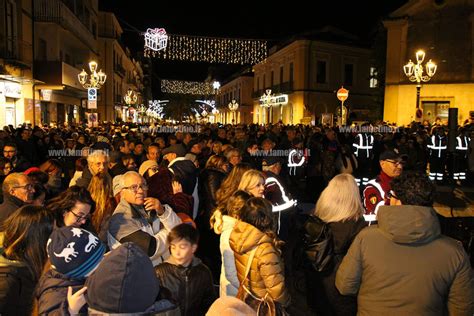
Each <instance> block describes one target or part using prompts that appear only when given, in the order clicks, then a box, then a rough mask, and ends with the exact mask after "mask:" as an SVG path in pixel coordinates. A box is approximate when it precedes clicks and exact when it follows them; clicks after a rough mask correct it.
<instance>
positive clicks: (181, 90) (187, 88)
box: [161, 79, 217, 95]
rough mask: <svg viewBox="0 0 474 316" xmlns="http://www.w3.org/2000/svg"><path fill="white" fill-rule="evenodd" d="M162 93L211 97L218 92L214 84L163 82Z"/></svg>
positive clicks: (179, 81) (180, 81)
mask: <svg viewBox="0 0 474 316" xmlns="http://www.w3.org/2000/svg"><path fill="white" fill-rule="evenodd" d="M161 92H163V93H176V94H197V95H211V94H215V93H216V92H217V90H216V89H214V87H213V86H212V82H199V81H184V80H167V79H163V80H161Z"/></svg>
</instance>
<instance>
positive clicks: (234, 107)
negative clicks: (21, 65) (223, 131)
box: [229, 100, 239, 124]
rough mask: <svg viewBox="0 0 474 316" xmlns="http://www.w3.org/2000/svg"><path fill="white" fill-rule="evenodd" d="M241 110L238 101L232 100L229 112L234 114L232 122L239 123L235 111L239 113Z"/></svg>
mask: <svg viewBox="0 0 474 316" xmlns="http://www.w3.org/2000/svg"><path fill="white" fill-rule="evenodd" d="M238 108H239V104H238V103H237V101H235V100H232V101H231V102H229V110H230V111H231V112H232V121H233V122H234V124H235V123H237V122H236V121H235V111H237V109H238Z"/></svg>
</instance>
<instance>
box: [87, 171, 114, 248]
mask: <svg viewBox="0 0 474 316" xmlns="http://www.w3.org/2000/svg"><path fill="white" fill-rule="evenodd" d="M87 190H88V191H89V193H90V194H91V196H92V199H93V200H94V201H95V211H94V213H93V214H92V217H91V224H92V226H93V227H94V230H95V232H96V233H97V235H98V236H99V239H100V240H101V241H102V242H104V243H105V244H107V230H108V228H109V220H110V217H111V216H112V214H113V213H114V210H115V207H116V206H117V203H116V201H115V198H114V196H113V190H112V177H111V176H110V175H109V174H108V173H105V174H101V173H98V174H96V175H94V176H92V179H91V182H90V183H89V186H88V188H87Z"/></svg>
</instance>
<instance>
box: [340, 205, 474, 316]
mask: <svg viewBox="0 0 474 316" xmlns="http://www.w3.org/2000/svg"><path fill="white" fill-rule="evenodd" d="M377 219H378V225H374V226H370V227H368V228H366V229H364V230H362V231H361V232H360V233H359V234H358V235H357V237H356V238H355V239H354V241H353V243H352V245H351V247H350V248H349V251H348V253H347V255H346V256H345V257H344V259H343V260H342V263H341V265H340V266H339V269H338V271H337V273H336V287H337V289H338V290H339V292H340V293H341V294H343V295H358V297H357V303H358V312H357V313H358V315H395V314H396V315H426V316H428V315H447V314H449V315H466V316H468V315H470V316H472V315H473V314H474V299H473V298H474V276H473V270H472V269H471V267H470V263H469V259H468V257H467V254H466V252H465V251H464V249H463V247H462V245H461V243H460V242H458V241H456V240H454V239H451V238H449V237H446V236H443V235H441V230H440V226H439V222H438V218H437V217H436V213H435V211H434V210H433V209H432V208H430V207H423V206H412V205H402V206H382V207H380V209H379V211H378V213H377Z"/></svg>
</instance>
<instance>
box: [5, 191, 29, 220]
mask: <svg viewBox="0 0 474 316" xmlns="http://www.w3.org/2000/svg"><path fill="white" fill-rule="evenodd" d="M25 204H26V203H25V202H23V201H22V200H20V199H19V198H17V197H15V196H13V195H11V194H8V193H7V194H5V195H4V197H3V203H2V204H0V225H1V224H3V222H4V221H5V220H6V219H7V217H8V216H10V215H11V214H12V213H13V212H15V211H16V210H17V209H19V208H20V207H22V206H23V205H25Z"/></svg>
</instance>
